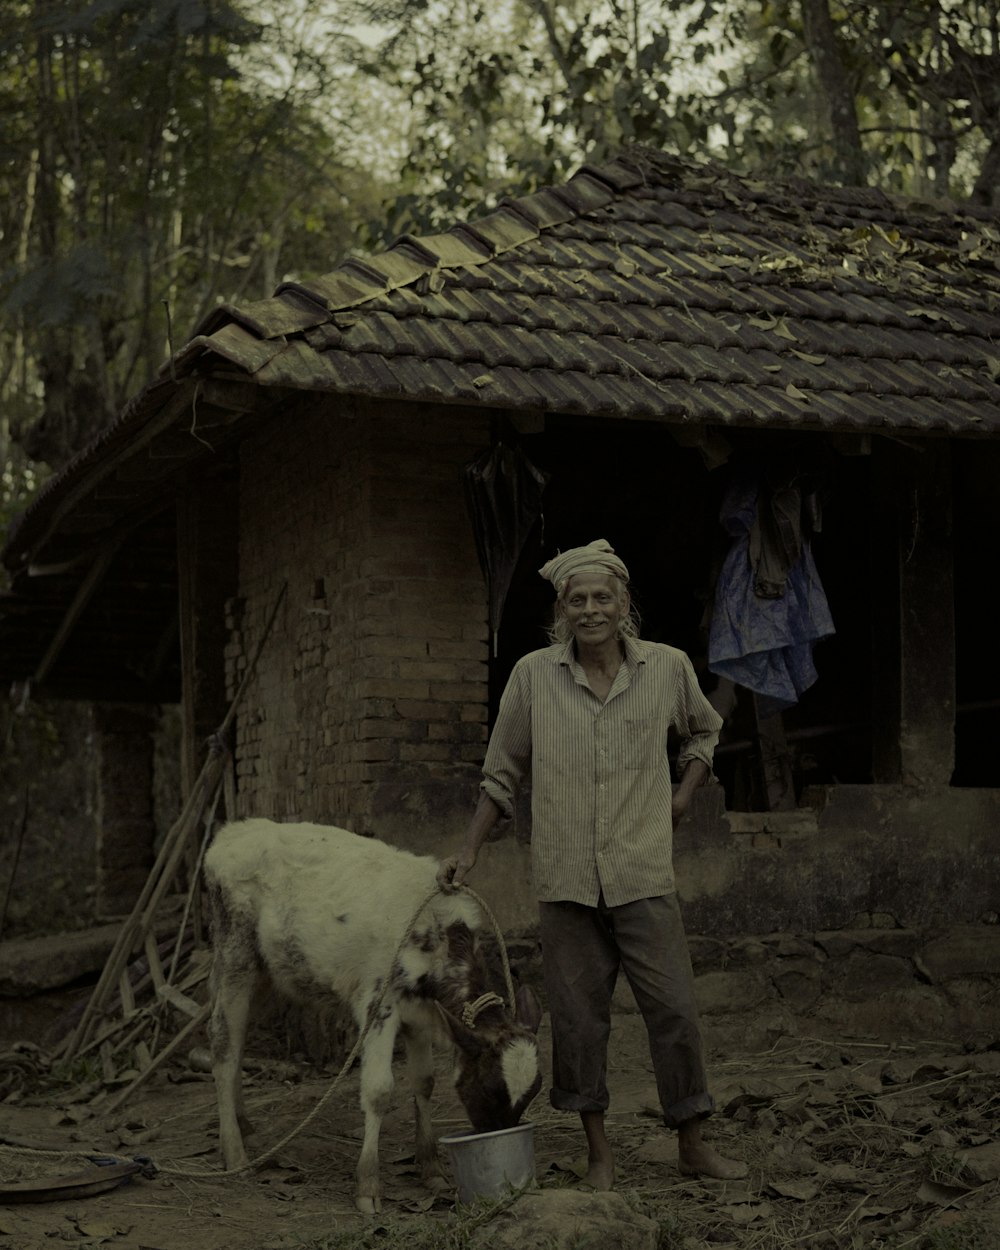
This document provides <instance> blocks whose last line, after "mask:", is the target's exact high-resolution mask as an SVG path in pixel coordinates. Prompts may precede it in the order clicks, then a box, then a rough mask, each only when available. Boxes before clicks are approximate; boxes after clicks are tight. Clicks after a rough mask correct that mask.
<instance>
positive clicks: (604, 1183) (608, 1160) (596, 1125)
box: [580, 1111, 615, 1193]
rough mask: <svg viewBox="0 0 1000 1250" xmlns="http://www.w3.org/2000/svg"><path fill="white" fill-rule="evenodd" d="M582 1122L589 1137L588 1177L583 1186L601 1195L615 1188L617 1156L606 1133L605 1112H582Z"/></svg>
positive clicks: (585, 1178)
mask: <svg viewBox="0 0 1000 1250" xmlns="http://www.w3.org/2000/svg"><path fill="white" fill-rule="evenodd" d="M580 1120H581V1121H582V1123H583V1128H584V1132H585V1133H586V1135H587V1175H586V1176H585V1177H584V1179H583V1182H582V1183H583V1184H584V1185H586V1186H587V1187H588V1188H590V1189H596V1190H598V1191H599V1192H600V1193H606V1192H607V1191H608V1190H609V1189H614V1187H615V1156H614V1154H613V1153H612V1150H611V1143H610V1142H609V1141H608V1138H607V1134H606V1133H605V1131H604V1112H603V1111H581V1112H580Z"/></svg>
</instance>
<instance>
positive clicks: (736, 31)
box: [368, 0, 1000, 241]
mask: <svg viewBox="0 0 1000 1250" xmlns="http://www.w3.org/2000/svg"><path fill="white" fill-rule="evenodd" d="M371 13H372V15H373V16H375V14H376V13H377V15H378V18H379V20H381V21H383V22H385V23H387V24H388V25H389V28H390V34H389V35H388V37H387V38H386V40H385V42H384V43H383V45H382V47H381V49H380V50H379V55H378V57H373V58H371V59H370V60H369V63H368V69H369V72H371V73H373V74H377V75H378V76H379V78H380V81H381V82H382V83H383V84H388V85H390V86H391V87H393V88H394V89H395V90H396V91H397V92H398V93H399V101H400V104H401V107H403V108H405V111H406V116H407V119H408V121H407V126H408V129H407V145H406V148H407V156H406V159H405V162H404V166H403V170H402V187H401V189H400V193H399V194H398V195H397V196H396V197H395V199H394V201H393V203H392V206H391V210H390V213H389V219H388V222H387V223H386V226H385V229H384V230H383V231H382V232H381V234H376V235H375V236H374V237H375V238H376V239H378V240H380V241H386V240H387V239H388V238H389V237H391V235H392V234H393V233H399V232H401V231H403V230H410V229H415V228H420V229H427V228H437V227H438V226H440V224H441V223H442V221H443V220H446V219H453V218H454V217H455V216H456V215H460V216H461V215H467V214H468V213H469V212H475V211H477V210H480V209H481V208H482V206H483V205H484V204H485V205H487V206H489V205H490V204H491V203H492V202H493V201H494V200H495V198H496V196H497V195H498V194H499V193H500V191H501V188H502V189H504V190H513V191H516V192H521V193H523V192H528V191H531V190H533V189H534V188H535V187H537V186H538V185H540V184H543V183H546V182H550V181H552V180H558V179H559V178H560V177H561V176H562V175H563V174H564V172H565V171H566V170H567V168H569V167H570V166H575V165H577V164H579V162H580V161H581V160H584V159H591V160H594V159H597V160H600V159H603V158H605V157H607V156H608V155H610V154H611V153H613V152H615V151H616V150H618V149H619V148H620V147H621V146H622V145H623V144H626V143H639V144H649V145H651V146H654V147H656V148H659V149H664V150H669V151H674V152H679V153H697V154H700V155H708V156H715V157H717V158H718V159H721V160H723V161H724V162H725V163H726V164H728V165H730V166H731V167H734V168H737V169H739V170H741V171H750V170H756V169H767V170H768V171H771V172H775V173H784V174H790V173H795V174H801V175H805V176H808V177H811V178H816V179H819V180H821V181H834V182H838V181H839V182H854V183H865V182H869V183H872V184H874V185H881V186H885V187H886V188H887V189H893V190H898V191H903V192H906V193H910V194H914V195H956V196H957V197H958V198H966V197H970V196H971V197H973V198H975V199H978V200H980V201H981V202H990V201H991V199H992V197H994V196H995V195H996V193H997V192H996V187H997V183H998V173H1000V110H998V107H997V102H998V90H1000V89H998V88H997V86H996V84H997V83H998V82H1000V25H998V23H1000V18H998V15H997V10H996V8H995V6H991V5H985V4H971V5H970V4H968V3H967V2H966V0H928V2H927V3H923V4H920V5H912V4H908V3H904V2H903V0H892V2H891V3H888V4H873V3H868V2H867V0H754V2H753V3H750V4H745V3H742V2H739V3H737V2H736V0H705V2H704V3H690V2H688V0H664V2H663V3H657V4H653V3H650V2H649V0H599V2H598V3H596V4H591V3H586V4H585V3H582V2H581V0H566V2H565V3H561V4H559V5H556V4H555V3H553V0H504V3H502V4H499V5H496V6H486V5H483V4H481V3H477V0H399V3H398V4H397V5H396V6H394V7H387V6H386V5H381V6H380V7H378V8H377V9H374V8H373V9H372V10H371Z"/></svg>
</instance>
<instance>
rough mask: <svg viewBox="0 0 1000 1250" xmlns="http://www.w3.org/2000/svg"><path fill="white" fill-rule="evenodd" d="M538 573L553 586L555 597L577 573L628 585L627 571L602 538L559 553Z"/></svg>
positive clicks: (609, 545)
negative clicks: (614, 578) (611, 578)
mask: <svg viewBox="0 0 1000 1250" xmlns="http://www.w3.org/2000/svg"><path fill="white" fill-rule="evenodd" d="M538 571H539V573H541V575H542V577H544V578H545V579H546V580H547V581H550V582H551V583H552V585H553V586H555V588H556V595H557V596H558V595H561V594H562V592H563V590H564V589H565V587H566V583H567V581H569V579H570V578H571V577H575V576H576V575H577V574H578V573H599V574H600V575H601V576H602V577H617V578H618V580H619V581H620V582H622V583H625V584H627V583H628V569H627V568H626V567H625V565H624V564H623V563H622V561H621V560H619V559H618V557H617V556H616V555H615V549H614V548H613V547H612V546H611V544H610V543H609V542H607V541H606V540H605V539H603V538H595V539H594V541H593V542H592V543H587V545H586V546H585V547H571V548H570V549H569V551H561V552H560V553H559V554H558V555H556V556H553V557H552V559H551V560H550V561H549V562H548V564H545V565H543V566H542V567H541V568H540V569H539V570H538Z"/></svg>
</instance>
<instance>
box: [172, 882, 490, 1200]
mask: <svg viewBox="0 0 1000 1250" xmlns="http://www.w3.org/2000/svg"><path fill="white" fill-rule="evenodd" d="M459 889H461V890H465V891H466V892H467V893H468V894H469V896H470V897H471V898H472V899H473V901H474V902H475V903H476V904H477V905H478V906H479V907H480V908H481V910H482V912H483V914H484V915H485V917H486V919H487V920H488V921H489V923H490V925H491V926H492V928H493V932H494V935H495V936H496V939H497V943H498V945H499V948H500V954H501V959H502V962H503V971H504V979H505V983H506V986H507V1002H508V1003H509V1005H510V1010H511V1011H512V1012H513V1010H514V982H513V978H512V976H511V971H510V960H509V959H508V957H507V947H506V945H505V943H504V940H503V934H502V932H501V931H500V926H499V924H498V923H497V918H496V916H494V914H493V912H492V911H491V910H490V908H489V905H488V904H487V903H486V901H485V900H484V899H482V898H481V897H480V896H479V895H478V894H477V893H476V892H475V890H473V889H472V888H471V887H470V886H467V885H462V886H460V887H459ZM442 893H444V891H443V890H441V888H440V887H439V886H435V887H434V889H433V890H432V891H431V892H430V893H429V894H428V895H427V897H426V898H425V899H424V900H423V902H422V903H421V904H420V906H419V907H418V908H417V909H416V911H415V912H414V913H413V916H412V917H411V919H410V922H409V924H408V925H407V926H406V928H405V929H404V930H403V936H402V937H401V938H400V940H399V944H398V946H397V947H396V950H395V953H394V954H393V957H392V962H391V963H390V965H389V967H390V969H391V968H393V967H394V966H395V963H396V960H397V959H398V958H399V956H400V954H401V953H402V950H403V947H404V946H405V945H406V943H407V942H408V941H409V939H410V935H411V934H412V933H413V930H414V929H415V928H416V925H417V921H418V920H419V919H420V917H421V915H422V914H423V912H424V910H425V909H426V908H427V907H428V906H429V905H430V903H431V902H432V901H433V900H434V899H435V898H436V897H437V895H438V894H442ZM390 982H391V978H390V977H386V978H385V979H384V981H383V984H382V988H381V990H380V991H379V993H378V995H377V997H376V998H375V999H374V1000H373V1001H372V1003H371V1004H370V1005H369V1008H368V1018H367V1020H366V1021H365V1026H364V1028H363V1029H362V1030H361V1032H360V1033H359V1035H358V1040H357V1041H356V1042H355V1043H354V1046H353V1047H352V1048H351V1053H350V1054H349V1055H348V1056H347V1058H346V1059H345V1060H344V1064H343V1066H342V1067H341V1069H340V1071H339V1072H338V1073H337V1075H336V1076H335V1077H334V1079H333V1082H332V1084H331V1085H330V1087H329V1088H328V1089H327V1090H326V1092H325V1093H324V1094H323V1096H322V1098H320V1100H319V1102H317V1104H316V1105H315V1107H313V1109H312V1110H311V1111H310V1112H309V1114H308V1115H307V1116H306V1117H305V1119H303V1120H302V1121H301V1122H300V1123H299V1124H298V1125H296V1127H295V1128H293V1129H292V1130H291V1131H290V1132H288V1133H286V1134H285V1136H284V1137H283V1138H282V1139H281V1140H280V1141H279V1142H276V1143H275V1144H274V1145H273V1146H270V1147H268V1149H267V1150H265V1151H264V1152H263V1154H259V1155H258V1156H257V1157H256V1158H255V1159H251V1160H248V1161H247V1162H246V1163H243V1164H241V1165H240V1166H239V1167H236V1168H173V1167H166V1166H164V1167H161V1168H159V1169H158V1170H159V1171H161V1172H163V1173H164V1175H166V1176H182V1177H189V1178H197V1177H200V1178H203V1179H204V1178H206V1177H220V1176H236V1175H240V1174H241V1173H243V1172H249V1171H252V1170H253V1169H255V1168H257V1167H259V1166H260V1165H261V1164H262V1163H265V1162H266V1161H267V1160H268V1159H271V1158H273V1156H274V1155H276V1154H277V1153H278V1152H279V1151H280V1150H283V1149H284V1148H285V1146H287V1145H288V1143H289V1142H290V1141H292V1140H293V1139H294V1138H296V1137H297V1136H298V1135H299V1134H300V1133H301V1132H303V1131H304V1130H305V1129H306V1128H308V1127H309V1125H310V1124H311V1123H312V1122H313V1120H315V1119H316V1117H317V1116H318V1115H319V1114H320V1112H321V1111H322V1110H323V1108H324V1107H325V1106H326V1104H327V1103H328V1102H329V1101H330V1099H331V1098H332V1097H333V1095H334V1093H335V1092H336V1091H337V1088H338V1087H339V1086H340V1084H341V1082H342V1081H343V1080H344V1077H345V1076H346V1075H347V1073H348V1072H350V1070H351V1067H352V1066H353V1064H354V1061H355V1060H356V1059H357V1057H358V1055H359V1054H360V1053H361V1048H362V1047H363V1046H364V1043H365V1039H366V1038H367V1036H368V1034H369V1033H370V1032H371V1028H372V1025H373V1024H374V1023H375V1020H376V1018H377V1016H378V1012H379V1008H380V1007H381V1006H382V1003H383V1002H384V1001H385V996H386V994H387V993H388V992H389V986H390ZM487 999H488V1000H490V1001H489V1002H486V1001H485V1000H487ZM496 1003H499V1004H500V1005H501V1006H502V1005H503V1003H504V1000H503V999H502V998H500V996H499V995H497V994H493V993H492V992H491V993H489V994H484V995H482V996H481V997H480V998H478V999H476V1001H475V1002H474V1003H472V1004H466V1007H465V1008H464V1010H463V1013H462V1015H463V1019H464V1018H465V1014H466V1012H467V1011H470V1010H471V1011H472V1012H473V1017H472V1022H471V1024H470V1022H469V1021H467V1020H466V1021H465V1022H466V1023H467V1024H469V1027H474V1025H475V1017H476V1016H477V1015H478V1014H479V1012H480V1011H482V1010H483V1009H484V1007H486V1006H492V1005H495V1004H496Z"/></svg>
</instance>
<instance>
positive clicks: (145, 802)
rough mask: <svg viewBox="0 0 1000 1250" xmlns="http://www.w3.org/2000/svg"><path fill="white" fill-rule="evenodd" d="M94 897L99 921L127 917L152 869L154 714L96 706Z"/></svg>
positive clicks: (147, 710)
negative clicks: (95, 851) (95, 886)
mask: <svg viewBox="0 0 1000 1250" xmlns="http://www.w3.org/2000/svg"><path fill="white" fill-rule="evenodd" d="M94 723H95V729H96V733H97V758H98V765H97V874H96V876H97V896H96V899H95V906H94V910H95V912H96V914H97V916H98V918H99V919H109V918H111V917H114V916H121V915H126V914H128V912H130V911H131V910H132V906H133V904H134V903H135V901H136V899H137V898H138V897H139V894H140V892H141V890H142V887H143V886H144V885H145V882H146V878H147V876H148V875H149V870H150V868H151V867H152V865H153V858H154V852H153V842H154V839H155V836H156V824H155V820H154V817H153V749H154V743H153V738H154V734H155V732H156V727H157V723H158V709H157V708H155V707H149V706H145V705H141V704H130V705H127V706H126V705H124V704H113V703H112V704H97V705H95V709H94Z"/></svg>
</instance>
